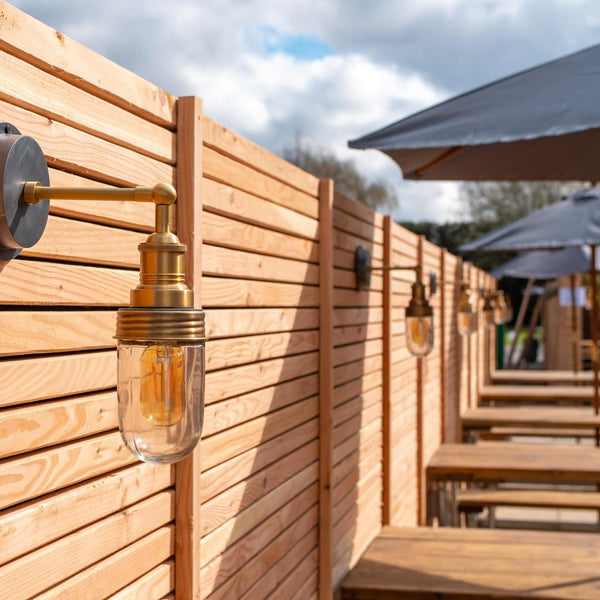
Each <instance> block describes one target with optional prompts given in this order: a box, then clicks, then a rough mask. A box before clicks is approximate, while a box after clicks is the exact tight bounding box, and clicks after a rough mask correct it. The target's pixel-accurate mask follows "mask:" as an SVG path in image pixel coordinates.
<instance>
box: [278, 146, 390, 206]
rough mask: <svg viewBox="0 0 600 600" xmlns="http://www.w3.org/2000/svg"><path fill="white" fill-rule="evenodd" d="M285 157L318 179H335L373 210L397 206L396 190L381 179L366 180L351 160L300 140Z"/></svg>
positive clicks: (339, 187) (338, 187) (341, 189)
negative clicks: (311, 146) (340, 157)
mask: <svg viewBox="0 0 600 600" xmlns="http://www.w3.org/2000/svg"><path fill="white" fill-rule="evenodd" d="M283 158H285V160H287V161H288V162H291V163H292V164H294V165H296V166H297V167H300V168H301V169H304V170H305V171H308V172H309V173H312V174H313V175H314V176H315V177H319V178H329V179H333V180H334V182H335V189H336V190H337V191H339V192H341V193H342V194H345V195H346V196H349V197H350V198H354V199H355V200H358V201H359V202H362V203H363V204H366V205H367V206H370V207H371V208H373V209H377V210H382V209H384V210H393V209H395V208H397V207H398V198H397V196H396V193H395V191H394V189H393V188H392V187H391V186H390V185H389V184H388V183H386V182H385V181H382V180H379V181H374V182H369V181H367V179H365V178H364V177H363V176H362V175H360V173H358V171H357V170H356V166H355V165H354V162H353V161H351V160H340V159H338V158H337V157H336V156H335V155H334V154H332V153H330V152H327V151H325V150H323V149H317V148H310V147H308V146H306V145H305V144H303V143H302V141H301V140H299V139H297V140H296V142H295V144H294V145H293V146H291V147H287V148H285V149H284V150H283Z"/></svg>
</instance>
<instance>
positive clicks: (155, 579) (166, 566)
mask: <svg viewBox="0 0 600 600" xmlns="http://www.w3.org/2000/svg"><path fill="white" fill-rule="evenodd" d="M160 547H162V544H160ZM155 558H156V557H155ZM174 588H175V563H174V561H172V560H169V561H167V562H164V563H161V564H160V565H158V567H155V568H154V569H152V571H149V572H148V573H146V574H145V575H142V576H141V577H139V578H138V579H136V580H135V581H134V582H133V583H132V584H131V585H128V586H127V587H124V588H122V589H121V590H119V591H118V592H117V593H116V594H113V595H112V596H110V597H109V598H108V600H163V599H164V598H165V596H166V595H167V594H168V593H169V592H171V591H172V590H173V589H174Z"/></svg>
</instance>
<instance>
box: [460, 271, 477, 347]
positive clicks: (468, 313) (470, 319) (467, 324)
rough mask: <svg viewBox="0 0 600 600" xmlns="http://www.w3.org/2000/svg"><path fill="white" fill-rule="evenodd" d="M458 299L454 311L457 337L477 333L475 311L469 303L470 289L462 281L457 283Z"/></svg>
mask: <svg viewBox="0 0 600 600" xmlns="http://www.w3.org/2000/svg"><path fill="white" fill-rule="evenodd" d="M457 284H458V285H459V286H460V299H459V301H458V309H457V311H456V329H457V330H458V333H459V335H461V336H463V337H467V336H469V335H471V334H472V333H474V332H475V331H477V311H476V310H475V308H474V307H473V303H472V302H471V288H470V287H469V285H468V284H467V283H466V282H464V281H459V282H457Z"/></svg>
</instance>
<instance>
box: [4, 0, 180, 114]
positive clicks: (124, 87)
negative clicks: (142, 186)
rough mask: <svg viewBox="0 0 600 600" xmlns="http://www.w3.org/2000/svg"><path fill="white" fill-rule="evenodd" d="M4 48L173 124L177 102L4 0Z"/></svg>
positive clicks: (118, 101) (117, 102)
mask: <svg viewBox="0 0 600 600" xmlns="http://www.w3.org/2000/svg"><path fill="white" fill-rule="evenodd" d="M0 6H1V8H2V10H1V12H0V15H1V17H2V20H1V21H0V27H1V29H2V36H1V39H2V42H1V44H0V47H2V48H3V49H5V50H6V51H7V52H9V53H10V54H14V55H16V56H18V57H19V58H23V59H24V60H26V61H28V62H30V63H32V64H34V65H35V66H37V67H39V68H41V69H43V70H45V71H48V72H49V73H51V74H54V75H55V76H59V77H60V78H62V79H64V80H66V81H69V82H70V83H73V84H74V85H77V86H78V87H81V88H82V89H85V90H89V91H90V92H91V93H92V94H94V95H96V96H99V97H100V98H106V99H108V100H110V101H111V102H113V103H115V104H117V105H119V106H122V107H123V108H125V109H127V110H130V111H132V112H135V113H137V114H140V115H141V116H143V117H144V118H145V119H148V120H151V121H154V122H157V123H160V124H161V125H167V126H171V125H174V124H175V100H174V98H173V97H172V96H170V95H169V94H167V93H166V92H165V91H163V90H161V89H159V88H157V87H156V86H154V85H152V84H150V83H148V82H147V81H145V80H144V79H142V78H141V77H139V76H137V75H135V74H133V73H131V72H130V71H128V70H126V69H124V68H123V67H120V66H119V65H117V64H115V63H114V62H112V61H110V60H108V59H106V58H104V57H103V56H100V55H99V54H97V53H95V52H93V51H92V50H90V49H88V48H86V47H85V46H82V45H81V44H78V43H77V42H75V41H73V40H71V39H70V38H68V37H66V36H65V35H63V34H62V33H60V32H58V31H56V30H55V29H52V28H51V27H48V26H47V25H44V24H43V23H40V22H39V21H37V20H36V19H34V18H32V17H30V16H29V15H27V14H25V13H24V12H22V11H20V10H19V9H17V8H15V7H14V6H12V5H11V4H9V3H8V2H4V1H2V3H1V5H0Z"/></svg>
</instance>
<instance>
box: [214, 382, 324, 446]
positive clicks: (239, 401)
mask: <svg viewBox="0 0 600 600" xmlns="http://www.w3.org/2000/svg"><path fill="white" fill-rule="evenodd" d="M318 393H319V375H318V374H317V373H315V374H312V375H305V376H304V377H299V378H298V379H292V380H290V381H285V382H283V383H277V384H275V385H271V386H269V387H266V388H261V389H259V390H252V391H250V392H248V393H247V394H242V395H238V396H234V397H233V398H230V399H228V400H224V401H222V402H217V403H213V404H209V405H208V406H206V407H205V413H204V415H205V421H206V424H205V426H204V428H203V436H204V437H208V436H210V435H214V434H215V433H219V432H220V431H224V430H225V429H229V428H230V427H235V426H236V425H241V424H242V423H245V422H247V421H250V420H252V419H254V418H256V417H261V416H263V415H266V414H268V413H270V412H273V411H275V410H279V409H280V408H284V407H286V406H290V405H291V404H293V403H294V402H298V401H300V400H304V399H306V398H310V397H312V396H316V395H317V394H318Z"/></svg>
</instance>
